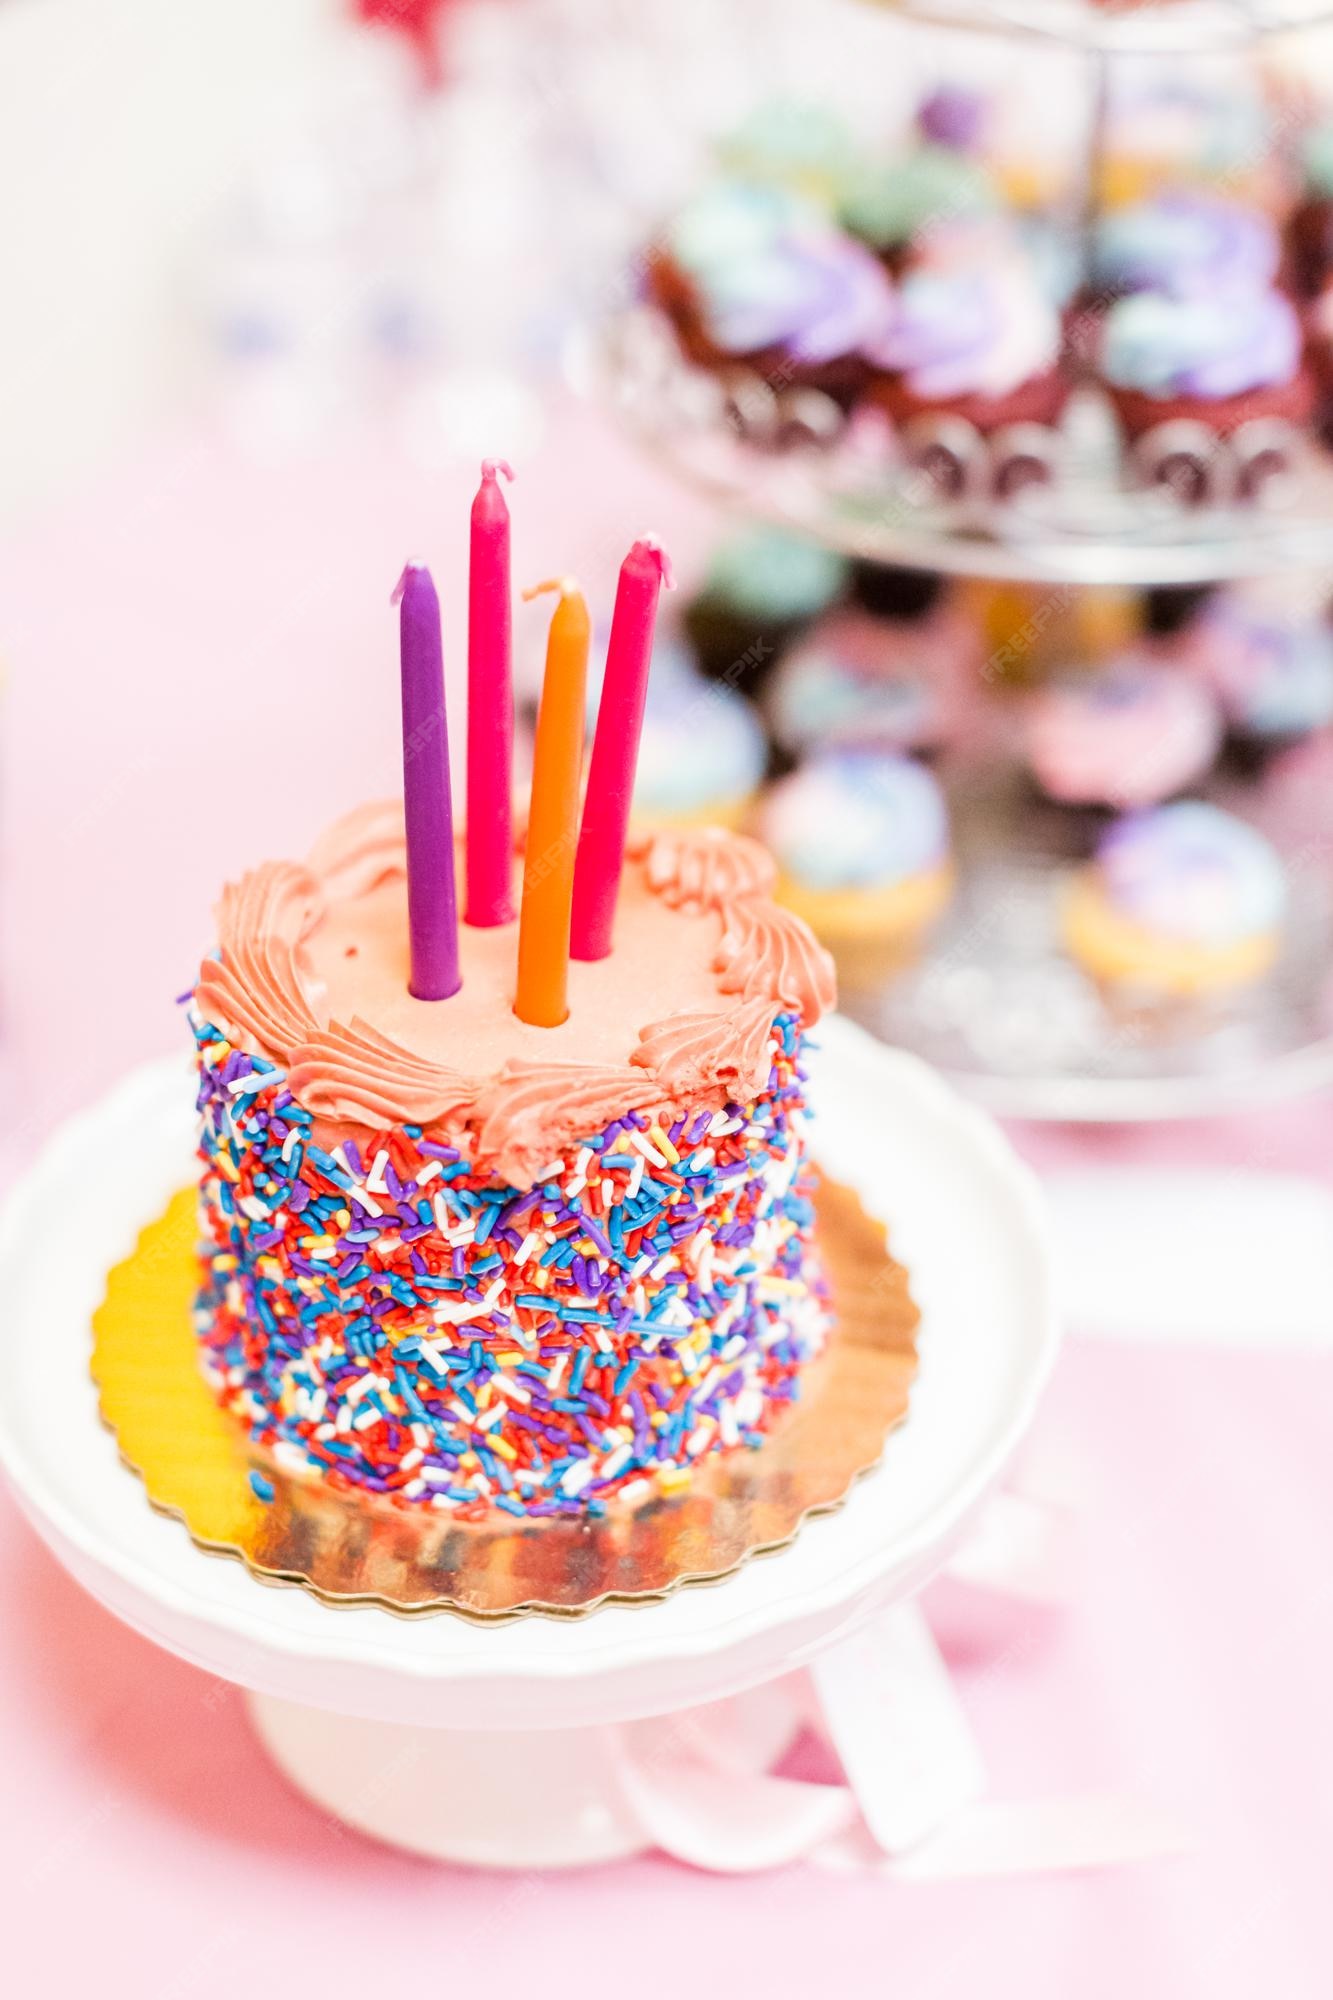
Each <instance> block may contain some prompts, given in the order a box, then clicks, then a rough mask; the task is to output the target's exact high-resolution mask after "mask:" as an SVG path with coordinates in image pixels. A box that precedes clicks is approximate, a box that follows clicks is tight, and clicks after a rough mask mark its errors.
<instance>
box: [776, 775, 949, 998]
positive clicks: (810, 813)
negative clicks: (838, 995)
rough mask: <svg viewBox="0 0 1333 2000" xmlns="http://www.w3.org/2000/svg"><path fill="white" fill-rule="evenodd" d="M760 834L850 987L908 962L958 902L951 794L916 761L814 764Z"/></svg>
mask: <svg viewBox="0 0 1333 2000" xmlns="http://www.w3.org/2000/svg"><path fill="white" fill-rule="evenodd" d="M757 831H758V833H759V836H760V838H761V839H762V840H763V841H765V842H766V844H767V845H768V847H769V848H770V849H771V851H772V853H773V856H774V858H775V860H776V861H777V864H778V889H777V895H778V897H779V899H780V900H781V901H782V902H784V903H786V904H787V905H788V907H789V908H791V909H793V910H795V911H796V912H797V913H798V914H800V915H802V916H804V917H805V919H806V921H807V922H808V923H810V924H811V925H812V926H813V927H814V929H815V930H816V931H817V933H818V935H819V936H820V937H821V938H822V939H823V940H824V942H825V943H826V944H827V945H828V946H829V948H830V949H831V950H832V951H833V953H834V954H835V956H836V958H837V960H838V967H839V976H840V978H841V979H842V980H843V981H844V982H845V983H846V984H848V985H852V986H855V985H873V984H875V983H876V982H877V981H879V980H880V979H882V978H884V977H885V976H886V975H887V974H888V973H890V972H891V971H893V970H894V969H895V968H896V967H898V966H900V965H903V964H905V963H907V962H908V961H909V960H910V959H911V957H912V956H913V954H914V953H915V951H916V950H917V949H918V947H919V945H920V943H921V941H922V939H923V937H924V936H925V934H926V932H927V931H928V930H929V929H930V927H931V925H932V924H933V923H934V922H935V921H936V919H937V918H938V917H939V915H940V913H941V911H942V910H943V909H944V908H945V906H946V905H947V903H948V901H949V898H950V896H951V895H952V893H953V864H952V860H951V857H950V843H949V820H948V812H947V809H946V806H945V803H944V795H943V793H942V792H941V791H940V788H939V785H938V784H937V783H936V781H935V779H934V778H933V777H932V776H931V774H930V772H929V771H927V770H925V769H924V768H923V767H922V766H921V765H920V764H916V763H913V762H912V760H911V759H910V758H908V757H898V756H894V755H892V754H890V753H888V752H879V751H874V750H865V749H840V750H829V751H825V752H823V753H821V754H820V755H818V756H815V757H812V758H811V759H810V760H809V761H808V762H807V763H805V764H803V765H802V766H801V767H800V769H799V770H796V771H794V772H792V774H791V775H790V776H789V777H786V778H782V779H779V781H778V783H777V784H775V785H773V786H771V787H770V789H769V791H768V792H767V793H766V794H765V797H764V800H763V803H762V805H761V807H760V811H759V817H758V822H757Z"/></svg>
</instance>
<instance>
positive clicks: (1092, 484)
mask: <svg viewBox="0 0 1333 2000" xmlns="http://www.w3.org/2000/svg"><path fill="white" fill-rule="evenodd" d="M566 372H567V374H568V376H569V379H570V380H571V381H572V382H573V383H574V385H575V386H576V388H578V389H579V390H580V391H581V392H582V393H584V394H585V395H587V396H588V397H590V398H591V399H592V400H593V401H595V402H596V403H598V404H599V405H600V406H601V407H603V408H605V409H607V410H608V411H609V412H610V413H611V414H612V415H613V416H614V418H615V419H616V421H617V422H618V423H619V424H620V425H621V426H622V427H623V428H624V429H626V430H627V431H629V433H630V434H631V435H632V436H633V437H634V438H635V439H636V440H637V441H638V443H639V444H640V445H642V446H643V447H644V448H645V449H646V450H647V451H648V452H649V453H650V455H651V456H652V457H653V458H654V459H656V460H657V462H658V463H660V464H661V465H663V466H664V467H665V468H666V469H667V470H668V471H670V472H671V473H672V474H673V475H674V476H675V477H677V478H678V479H681V480H684V481H685V482H686V483H687V484H689V485H691V486H694V487H696V488H698V489H699V490H700V491H702V492H705V493H707V494H709V495H710V497H712V498H713V499H715V500H720V501H722V502H723V503H724V504H725V505H727V506H729V507H731V508H733V509H734V510H735V511H736V512H738V513H743V514H746V515H748V516H750V517H751V518H754V519H758V520H763V521H767V522H769V523H771V524H772V525H774V526H776V527H781V528H786V529H789V530H790V531H791V532H793V533H795V534H801V535H806V536H808V537H809V538H810V539H811V540H814V541H818V542H822V543H824V544H825V546H827V547H829V548H833V549H837V550H839V551H840V552H841V553H842V554H844V555H849V556H856V557H859V558H860V559H861V560H862V561H866V562H882V563H896V564H900V565H902V566H904V567H906V568H909V569H922V570H937V571H940V572H941V573H943V574H945V575H949V576H971V577H982V578H986V579H989V580H992V581H1002V582H1011V583H1031V584H1053V585H1091V586H1095V587H1101V588H1119V589H1151V588H1154V587H1159V586H1169V585H1189V584H1197V583H1218V582H1224V581H1226V580H1228V579H1236V578H1241V577H1254V576H1259V575H1263V574H1266V573H1275V574H1280V573H1282V572H1288V571H1300V570H1309V569H1317V568H1323V567H1326V566H1327V564H1328V560H1329V522H1330V520H1333V454H1330V453H1329V452H1327V451H1324V450H1323V449H1321V448H1320V447H1319V446H1318V445H1317V444H1316V443H1315V442H1314V440H1313V439H1312V438H1310V437H1308V436H1305V435H1302V434H1298V433H1295V432H1292V431H1290V430H1289V428H1288V427H1285V426H1276V427H1275V426H1270V425H1267V424H1263V425H1259V424H1256V425H1253V426H1247V427H1245V432H1244V434H1243V435H1242V434H1241V433H1238V434H1237V439H1236V440H1235V441H1232V442H1227V441H1222V442H1219V441H1218V440H1216V439H1214V438H1210V437H1209V436H1207V434H1206V433H1205V432H1203V431H1202V429H1200V428H1199V427H1196V426H1193V425H1184V426H1180V425H1171V426H1162V427H1160V434H1159V433H1154V434H1153V435H1152V440H1150V441H1147V448H1148V450H1149V453H1150V454H1151V453H1156V454H1158V455H1159V456H1165V457H1166V458H1167V459H1168V460H1169V461H1170V462H1171V463H1172V464H1173V465H1174V464H1175V463H1176V460H1177V456H1178V458H1179V477H1180V479H1181V481H1182V485H1183V487H1184V488H1185V490H1186V491H1187V494H1188V496H1189V497H1179V489H1177V488H1176V487H1172V486H1155V485H1151V484H1147V483H1144V480H1143V478H1142V477H1139V476H1137V475H1136V474H1135V471H1134V467H1133V466H1132V465H1131V464H1130V463H1129V462H1128V461H1127V460H1126V457H1125V454H1124V451H1123V449H1122V447H1121V446H1120V444H1119V441H1118V434H1117V430H1116V426H1115V421H1114V418H1113V416H1112V415H1111V412H1110V409H1109V407H1108V405H1107V404H1106V402H1105V401H1104V399H1103V398H1102V396H1101V394H1100V392H1099V391H1097V390H1095V389H1092V388H1088V389H1082V390H1080V391H1078V392H1077V393H1076V394H1075V396H1074V397H1073V398H1072V400H1071V402H1070V404H1069V406H1068V409H1067V411H1066V414H1065V416H1064V418H1063V419H1062V421H1061V423H1060V425H1059V426H1058V427H1055V428H1048V427H1046V426H1042V425H1036V424H1021V425H1015V426H1013V427H1012V429H1011V431H1009V432H1005V433H1002V434H1000V437H999V440H998V442H997V441H992V443H991V444H990V445H989V446H983V444H982V442H981V441H980V440H979V439H978V438H976V437H975V436H973V435H970V434H969V433H968V427H967V426H960V425H959V424H957V422H956V421H944V422H940V423H937V424H935V425H933V426H932V427H931V430H930V435H929V436H928V437H923V438H920V439H918V440H917V443H918V444H919V445H920V446H922V447H923V448H926V449H930V450H934V449H937V448H938V449H939V450H941V451H944V452H947V453H948V454H950V455H951V460H950V462H951V463H953V464H955V466H956V471H957V479H958V482H959V484H960V487H961V490H960V491H959V492H958V493H957V494H956V495H954V496H953V497H949V498H944V497H941V494H940V491H939V490H938V485H937V482H935V481H934V480H932V479H931V478H928V477H926V476H924V475H923V474H922V472H921V471H920V470H919V469H918V468H917V467H916V466H915V465H914V464H913V463H912V462H910V461H909V460H907V459H905V458H904V456H903V452H902V448H901V441H899V442H898V443H895V441H894V439H893V437H892V436H891V434H890V432H889V429H888V426H887V425H882V424H881V423H880V422H879V420H878V419H877V417H876V416H875V415H874V413H872V412H865V411H861V412H857V413H855V414H854V415H853V417H852V418H851V419H850V421H849V420H846V419H844V417H843V414H842V412H841V411H840V410H839V409H838V407H837V405H836V404H835V403H833V402H832V400H831V399H830V398H829V397H827V396H825V395H823V394H821V393H819V392H817V391H813V390H808V389H793V388H778V389H774V387H773V386H772V385H771V384H770V383H767V382H765V381H764V380H763V379H762V378H761V377H759V376H758V375H755V374H754V373H753V372H751V371H750V370H747V369H744V368H733V369H731V370H729V371H726V372H722V371H716V372H715V371H712V370H705V369H700V368H696V367H694V366H692V365H691V364H690V363H688V362H687V361H686V360H684V358H683V357H682V355H681V353H680V348H679V345H678V343H677V341H676V337H675V334H674V332H673V331H672V328H671V326H670V324H669V322H668V321H667V320H666V318H665V317H664V315H663V314H661V313H660V312H658V311H657V310H656V309H655V308H654V307H652V306H649V305H636V306H633V307H630V308H628V309H627V310H625V311H623V312H620V313H618V314H616V315H614V316H613V317H611V318H610V319H608V320H606V321H605V322H603V323H602V324H600V325H598V326H596V327H583V328H580V329H578V330H577V331H576V332H575V333H574V334H573V335H572V336H571V338H570V341H569V344H568V347H567V352H566ZM960 433H961V434H960ZM1168 433H1169V434H1168ZM1143 449H1144V447H1142V446H1141V447H1140V450H1143ZM1274 455H1276V456H1274ZM1017 460H1021V461H1023V462H1024V463H1025V464H1027V465H1029V466H1032V467H1035V466H1037V465H1042V466H1046V467H1050V468H1056V469H1058V478H1053V479H1051V480H1049V481H1047V482H1042V481H1038V480H1033V481H1030V482H1028V483H1018V484H1016V485H1015V487H1014V489H1013V490H1012V492H1011V493H1009V494H1008V496H1007V497H1005V496H1004V495H1002V494H997V491H996V483H997V479H999V480H1000V481H1001V482H1002V481H1003V478H1004V476H1005V474H1004V470H1003V466H1009V465H1012V464H1013V463H1014V462H1015V461H1017ZM1001 461H1003V465H1001ZM1275 465H1276V466H1279V468H1280V469H1276V470H1274V469H1273V467H1274V466H1275ZM1261 475H1262V476H1261ZM1256 481H1257V482H1258V484H1257V487H1256V491H1255V496H1254V498H1253V499H1252V500H1246V499H1244V498H1243V494H1244V492H1245V491H1246V490H1247V489H1248V488H1249V486H1250V485H1251V484H1252V483H1254V482H1256Z"/></svg>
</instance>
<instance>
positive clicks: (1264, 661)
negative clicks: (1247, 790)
mask: <svg viewBox="0 0 1333 2000" xmlns="http://www.w3.org/2000/svg"><path fill="white" fill-rule="evenodd" d="M1182 643H1183V645H1184V646H1185V647H1186V648H1187V649H1188V652H1187V657H1189V658H1190V659H1191V660H1193V661H1194V662H1195V664H1196V666H1197V670H1198V672H1199V673H1200V674H1201V675H1202V677H1203V678H1204V679H1205V680H1206V682H1207V684H1208V686H1209V687H1210V688H1211V689H1212V691H1213V693H1214V695H1215V696H1216V698H1217V701H1218V703H1219V704H1220V706H1221V710H1222V714H1223V717H1224V718H1225V721H1226V728H1227V744H1228V748H1229V750H1230V751H1231V754H1232V758H1233V761H1234V762H1236V763H1237V764H1238V765H1239V766H1240V767H1241V768H1242V769H1243V770H1247V771H1255V770H1259V769H1262V768H1263V766H1264V765H1265V764H1266V763H1267V762H1268V761H1269V759H1270V758H1272V757H1273V756H1275V755H1277V754H1278V752H1280V751H1282V750H1287V749H1290V748H1291V746H1292V745H1293V744H1295V743H1299V742H1301V741H1302V740H1303V739H1304V738H1305V737H1307V736H1309V735H1311V734H1313V732H1314V731H1315V730H1316V729H1322V728H1324V727H1325V726H1326V725H1327V724H1328V723H1329V722H1330V721H1333V631H1330V629H1329V627H1328V625H1327V624H1326V623H1325V621H1324V620H1323V619H1322V618H1317V617H1314V616H1312V615H1310V614H1309V613H1308V612H1307V613H1304V614H1303V613H1302V612H1301V610H1300V609H1299V607H1288V606H1287V605H1285V604H1284V603H1283V601H1282V600H1281V599H1280V598H1278V597H1277V596H1275V595H1274V594H1272V593H1269V592H1262V591H1257V590H1250V591H1243V590H1233V591H1226V592H1223V593H1222V594H1221V595H1219V596H1218V597H1217V598H1215V599H1214V601H1213V602H1212V604H1210V605H1209V606H1208V608H1207V609H1206V610H1205V611H1204V612H1203V613H1202V615H1201V616H1200V617H1199V618H1198V619H1196V621H1195V623H1194V625H1193V626H1192V628H1191V630H1190V633H1189V635H1188V638H1187V639H1186V640H1185V641H1183V642H1182Z"/></svg>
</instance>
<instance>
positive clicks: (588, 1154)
mask: <svg viewBox="0 0 1333 2000" xmlns="http://www.w3.org/2000/svg"><path fill="white" fill-rule="evenodd" d="M591 1165H592V1147H591V1146H580V1148H579V1156H578V1158H577V1160H575V1162H574V1171H575V1173H576V1174H582V1175H583V1178H584V1180H585V1181H586V1180H587V1178H588V1169H589V1167H590V1166H591Z"/></svg>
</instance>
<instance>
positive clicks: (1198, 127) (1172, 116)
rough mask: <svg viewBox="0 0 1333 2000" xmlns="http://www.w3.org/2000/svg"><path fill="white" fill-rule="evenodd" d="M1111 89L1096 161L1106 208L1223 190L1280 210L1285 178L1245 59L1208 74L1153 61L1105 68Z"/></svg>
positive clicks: (1267, 111)
mask: <svg viewBox="0 0 1333 2000" xmlns="http://www.w3.org/2000/svg"><path fill="white" fill-rule="evenodd" d="M1109 72H1110V79H1111V91H1110V101H1109V105H1108V109H1107V134H1106V146H1105V156H1104V160H1103V165H1102V183H1101V190H1100V192H1101V197H1102V202H1103V205H1104V206H1107V207H1115V206H1119V205H1121V204H1123V203H1130V202H1137V201H1143V200H1145V199H1150V198H1151V197H1152V196H1153V195H1154V194H1157V193H1158V192H1159V191H1160V190H1161V189H1162V188H1164V187H1182V186H1195V187H1205V188H1211V187H1225V188H1226V189H1227V190H1228V192H1229V193H1230V194H1232V195H1233V196H1236V197H1238V198H1241V199H1244V200H1246V201H1248V202H1250V203H1251V204H1252V205H1254V206H1255V207H1259V208H1262V209H1264V210H1265V211H1266V212H1268V213H1275V212H1279V211H1280V210H1281V208H1282V207H1283V205H1284V201H1285V198H1286V195H1287V179H1286V174H1285V171H1284V169H1283V167H1282V164H1281V162H1280V160H1279V157H1278V149H1277V148H1276V147H1275V145H1274V143H1273V139H1274V133H1273V116H1272V112H1271V110H1270V108H1269V106H1268V104H1267V103H1266V102H1265V100H1264V95H1263V92H1262V89H1261V88H1260V87H1259V86H1258V85H1257V83H1256V81H1255V77H1256V75H1257V71H1253V70H1251V69H1250V68H1249V66H1248V65H1246V64H1244V63H1235V64H1229V65H1227V66H1225V67H1223V66H1221V65H1219V64H1218V63H1217V62H1214V63H1213V64H1211V65H1209V67H1208V69H1207V72H1206V74H1201V73H1199V72H1197V71H1196V72H1195V73H1193V74H1191V73H1190V72H1189V71H1188V69H1187V67H1186V66H1185V65H1184V64H1181V63H1176V64H1167V63H1163V62H1162V61H1161V60H1160V59H1158V58H1153V57H1145V58H1143V59H1142V60H1141V61H1138V62H1136V61H1134V60H1133V59H1132V58H1131V59H1130V60H1128V61H1122V62H1120V63H1112V64H1111V65H1109Z"/></svg>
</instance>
